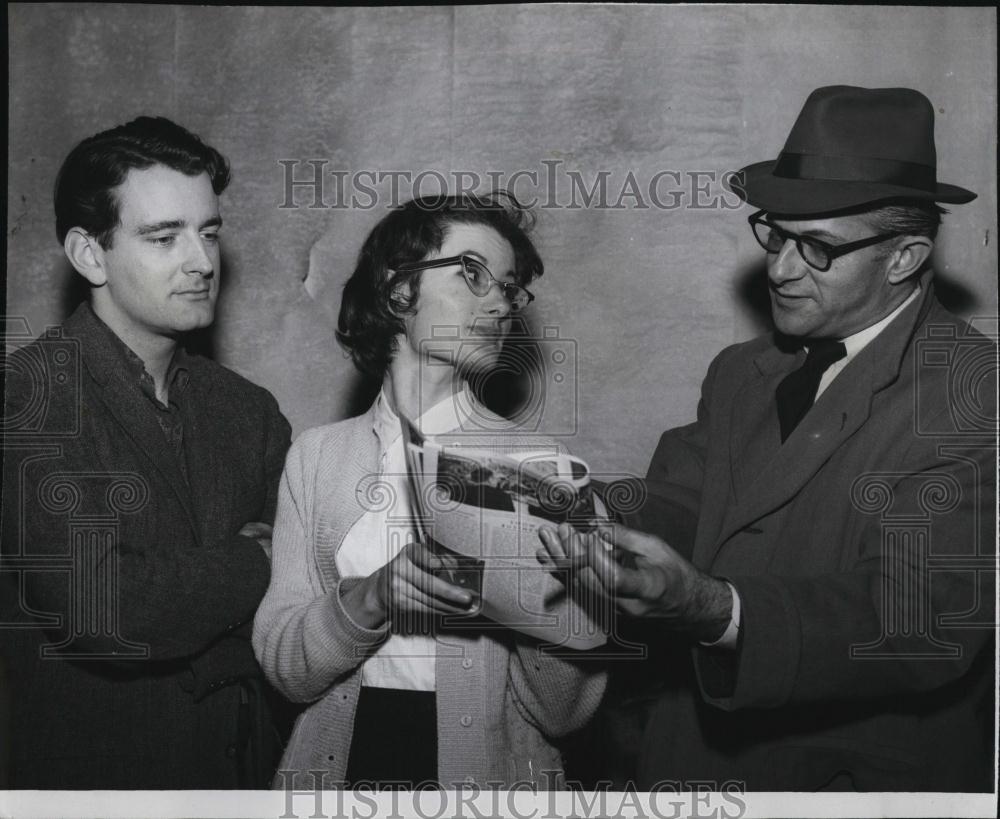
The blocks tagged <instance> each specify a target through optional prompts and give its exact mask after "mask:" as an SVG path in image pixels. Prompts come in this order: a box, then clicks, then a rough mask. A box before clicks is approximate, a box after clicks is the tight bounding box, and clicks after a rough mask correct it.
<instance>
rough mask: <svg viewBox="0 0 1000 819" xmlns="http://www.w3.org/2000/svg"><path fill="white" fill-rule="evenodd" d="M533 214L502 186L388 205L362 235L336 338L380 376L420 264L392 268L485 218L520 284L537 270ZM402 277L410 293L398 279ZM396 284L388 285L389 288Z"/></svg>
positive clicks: (410, 302)
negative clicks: (503, 243) (506, 248)
mask: <svg viewBox="0 0 1000 819" xmlns="http://www.w3.org/2000/svg"><path fill="white" fill-rule="evenodd" d="M534 223H535V219H534V214H533V213H532V212H531V211H530V210H528V209H527V208H526V207H524V206H523V205H522V204H521V203H520V202H518V201H517V199H516V198H515V197H514V196H513V195H512V194H510V193H508V192H507V191H503V190H498V191H493V192H492V193H489V194H487V195H485V196H476V195H473V194H463V195H461V196H437V197H423V198H420V199H413V200H411V201H410V202H406V203H405V204H403V205H401V206H400V207H398V208H395V209H393V210H392V211H391V212H390V213H389V214H388V216H386V217H385V218H383V219H382V221H380V222H379V223H378V224H377V225H376V226H375V228H374V230H372V232H371V233H370V234H368V238H367V239H365V243H364V245H363V246H362V247H361V253H360V254H359V255H358V263H357V266H356V267H355V268H354V273H353V274H351V278H350V279H348V281H347V284H345V285H344V296H343V301H342V302H341V305H340V317H339V319H338V321H337V340H338V341H339V342H340V343H341V345H343V347H344V349H345V350H347V352H348V353H349V354H350V356H351V359H352V360H353V361H354V364H355V366H357V368H358V369H359V370H361V371H362V372H363V373H366V374H367V375H370V376H373V377H375V378H378V379H381V378H382V377H384V375H385V371H386V369H387V368H388V367H389V363H390V362H391V361H392V358H393V356H394V355H395V354H396V337H397V336H399V335H402V334H404V333H405V332H406V325H405V318H406V317H407V316H409V315H412V314H413V313H414V312H415V310H416V304H417V299H418V298H419V296H420V274H421V272H422V271H415V272H405V273H396V272H394V271H395V268H396V267H397V266H399V265H401V264H406V263H408V262H419V261H423V260H424V259H426V258H427V257H428V256H429V255H430V254H431V253H434V252H435V251H438V250H440V249H441V245H442V244H443V243H444V240H445V235H446V233H447V231H448V228H449V227H450V226H451V225H456V224H469V225H485V226H487V227H491V228H493V229H494V230H495V231H496V232H497V233H499V234H500V235H501V236H502V237H503V238H504V239H506V240H507V241H508V242H510V246H511V248H512V249H513V251H514V279H515V281H516V282H517V283H518V284H520V285H522V286H524V285H526V284H528V282H530V281H532V280H534V279H537V278H538V277H539V276H541V275H542V273H543V272H544V269H545V268H544V266H543V264H542V259H541V257H540V256H539V255H538V251H537V250H535V246H534V245H533V244H532V242H531V239H529V238H528V233H529V232H530V231H531V229H532V228H533V227H534ZM407 280H409V283H410V288H411V289H410V296H409V297H406V298H404V297H401V296H400V295H399V292H398V287H399V285H400V284H401V283H402V282H404V281H407ZM394 291H395V292H394Z"/></svg>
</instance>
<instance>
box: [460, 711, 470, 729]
mask: <svg viewBox="0 0 1000 819" xmlns="http://www.w3.org/2000/svg"><path fill="white" fill-rule="evenodd" d="M459 722H460V723H462V727H464V728H468V727H469V726H470V725H472V717H470V716H469V715H468V714H466V715H465V716H464V717H462V718H461V719H460V720H459Z"/></svg>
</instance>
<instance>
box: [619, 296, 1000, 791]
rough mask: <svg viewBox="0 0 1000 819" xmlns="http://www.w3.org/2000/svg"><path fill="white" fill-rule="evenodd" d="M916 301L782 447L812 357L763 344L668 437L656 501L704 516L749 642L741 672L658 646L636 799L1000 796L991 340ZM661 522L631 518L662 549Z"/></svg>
mask: <svg viewBox="0 0 1000 819" xmlns="http://www.w3.org/2000/svg"><path fill="white" fill-rule="evenodd" d="M924 289H925V292H924V293H923V294H922V296H921V297H920V298H918V299H917V300H915V301H914V303H912V304H910V305H909V306H908V307H907V308H905V309H904V311H903V312H902V313H901V314H900V315H899V316H898V317H897V318H896V319H895V320H894V321H893V322H892V323H890V324H889V325H888V327H887V328H886V329H885V330H884V331H883V332H882V333H881V334H880V335H879V336H878V337H877V338H876V339H875V340H874V341H872V342H871V343H870V344H869V345H868V346H867V347H865V348H864V349H863V350H862V351H861V352H860V353H859V354H858V355H857V357H856V358H854V359H853V360H852V361H851V362H850V363H849V364H848V365H847V366H846V367H845V369H844V370H843V371H842V372H841V373H840V374H839V375H838V377H837V378H836V379H835V380H834V381H833V382H832V384H831V385H830V386H829V388H828V389H827V390H826V391H825V392H824V393H823V394H822V395H821V396H820V397H819V399H817V401H816V404H815V405H814V406H813V408H812V409H811V410H810V412H809V413H808V414H807V415H806V417H805V419H804V420H803V421H802V423H801V424H800V426H799V427H798V428H797V429H796V430H795V431H794V432H793V433H792V435H791V436H790V437H789V438H788V440H787V441H786V442H785V443H784V444H783V445H782V444H781V439H780V433H779V425H778V418H777V411H776V407H775V404H774V393H775V387H776V386H777V384H778V383H779V382H780V381H781V379H782V378H783V377H784V376H785V375H786V374H787V373H789V372H790V371H792V370H794V369H795V368H797V367H798V366H800V365H801V363H802V360H803V358H804V352H802V351H801V350H799V351H797V352H796V351H794V350H789V349H784V348H783V347H782V346H779V344H778V343H777V340H776V339H775V338H774V337H770V336H769V337H763V338H759V339H756V340H754V341H750V342H747V343H745V344H740V345H736V346H733V347H730V348H728V349H726V350H724V351H723V352H722V353H721V354H720V355H719V356H718V357H717V358H716V359H715V361H714V362H713V363H712V365H711V367H710V368H709V371H708V374H707V377H706V378H705V381H704V386H703V392H702V400H701V403H700V405H699V409H698V420H697V421H696V422H695V423H693V424H691V425H689V426H686V427H682V428H679V429H673V430H670V431H668V432H666V433H664V435H663V437H662V438H661V440H660V444H659V446H658V448H657V450H656V453H655V455H654V456H653V459H652V463H651V465H650V468H649V473H648V481H649V488H650V491H651V493H652V496H654V497H658V498H660V499H661V501H662V499H664V498H666V499H668V503H667V504H666V505H665V507H664V508H669V506H670V504H673V506H674V507H675V509H684V508H686V509H687V510H688V511H689V512H691V513H692V514H693V515H696V516H697V530H696V535H695V539H694V543H693V555H692V558H693V561H694V563H695V564H696V565H697V566H699V567H700V568H702V569H704V570H706V571H709V572H711V573H712V574H714V575H717V576H722V577H726V578H727V579H729V580H730V581H731V582H732V583H733V585H734V586H735V587H736V589H737V590H738V592H739V595H740V598H741V601H742V629H741V633H740V639H739V646H738V650H737V652H736V653H735V655H727V654H725V653H720V652H716V651H713V650H710V649H703V648H695V649H693V650H692V651H691V652H690V655H691V656H693V660H694V662H693V663H692V662H691V661H690V659H687V657H688V655H687V654H686V653H684V652H682V653H680V654H678V653H677V652H676V649H677V646H676V645H669V644H667V645H666V650H667V653H668V654H669V653H670V652H674V653H673V654H672V655H671V657H672V659H671V662H676V660H677V659H678V657H680V659H681V660H682V661H681V662H680V663H678V664H676V665H673V666H671V667H670V668H669V669H665V670H664V672H663V681H662V690H661V691H660V694H659V698H658V702H657V704H656V706H655V708H654V709H653V713H652V716H651V719H650V721H649V723H648V725H647V729H646V732H645V739H644V743H643V747H642V751H641V753H640V761H639V778H640V784H641V785H643V786H645V787H647V788H648V787H653V786H654V784H655V783H656V782H658V781H662V780H664V779H666V780H672V781H676V780H681V781H685V780H687V781H693V780H704V781H710V782H715V783H716V784H717V786H718V787H722V786H723V784H724V783H725V782H726V781H730V780H732V781H738V782H741V783H744V785H745V787H746V788H748V789H751V790H765V791H768V790H807V791H808V790H816V789H822V788H833V789H857V790H875V791H878V790H928V791H955V790H989V789H990V788H991V787H992V759H993V742H994V737H993V731H992V724H993V723H992V716H991V715H992V713H993V710H992V709H993V706H992V679H993V650H992V648H991V643H992V639H993V637H992V635H993V626H992V624H993V623H994V622H995V614H994V611H993V599H994V582H995V579H994V569H993V559H994V554H995V537H996V534H995V532H996V530H995V525H996V506H995V497H996V488H995V479H994V476H995V472H994V470H995V465H996V437H995V435H996V406H995V403H994V402H995V390H996V381H995V379H996V345H995V344H994V343H992V342H990V341H989V340H987V339H986V338H984V337H983V336H981V335H979V334H978V333H976V332H975V331H974V330H972V329H970V327H969V326H968V325H967V324H965V323H964V322H962V321H961V320H959V319H958V318H956V317H955V316H953V315H951V314H950V313H948V312H947V311H946V310H945V309H944V308H943V307H942V306H941V305H940V304H939V302H938V301H937V299H936V298H935V296H934V293H933V289H932V287H931V286H930V284H929V283H927V282H925V286H924ZM655 507H656V504H655V503H652V504H650V505H649V510H650V511H649V513H648V514H647V515H646V519H645V521H643V520H642V515H640V519H639V520H638V521H637V522H638V524H639V525H640V526H644V527H645V528H646V529H647V530H649V531H654V532H657V533H659V534H662V535H664V537H665V538H666V539H667V540H668V541H669V540H670V536H671V532H670V531H669V530H667V529H665V527H662V526H658V524H657V518H658V517H659V520H660V522H662V521H663V520H664V519H665V518H664V516H663V515H662V514H661V515H659V516H658V515H657V514H656V512H655ZM674 517H675V518H677V519H679V518H682V517H683V515H676V514H675V515H674ZM633 522H636V521H633Z"/></svg>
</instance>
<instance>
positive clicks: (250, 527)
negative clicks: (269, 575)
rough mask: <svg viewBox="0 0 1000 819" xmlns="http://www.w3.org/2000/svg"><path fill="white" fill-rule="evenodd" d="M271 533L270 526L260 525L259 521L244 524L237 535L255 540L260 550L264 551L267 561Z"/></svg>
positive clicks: (271, 528) (269, 557)
mask: <svg viewBox="0 0 1000 819" xmlns="http://www.w3.org/2000/svg"><path fill="white" fill-rule="evenodd" d="M272 531H273V527H272V526H271V525H270V524H267V523H261V522H260V521H259V520H252V521H250V522H249V523H244V524H243V528H242V529H240V531H239V532H237V534H240V535H243V536H244V537H251V538H253V539H254V540H256V541H257V542H258V543H259V544H260V548H262V549H263V550H264V554H266V555H267V559H268V560H270V559H271V532H272Z"/></svg>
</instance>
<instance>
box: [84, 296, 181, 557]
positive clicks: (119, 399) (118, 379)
mask: <svg viewBox="0 0 1000 819" xmlns="http://www.w3.org/2000/svg"><path fill="white" fill-rule="evenodd" d="M98 321H99V319H98V318H97V317H96V316H94V314H93V312H92V311H91V309H90V307H89V305H87V304H84V305H81V307H80V308H79V309H77V311H76V312H75V313H74V314H73V315H72V316H71V317H70V318H69V319H68V320H67V321H66V324H65V328H66V331H67V335H70V336H74V337H76V338H78V339H79V340H80V344H81V355H82V357H83V362H84V366H85V367H86V369H87V372H88V373H89V374H90V376H91V378H92V379H93V381H94V382H95V384H96V385H97V387H98V389H97V394H98V396H99V397H100V399H101V401H102V403H103V404H104V407H105V408H106V410H107V412H108V415H109V416H110V417H111V418H114V419H115V421H117V423H118V425H119V426H120V427H121V430H122V432H123V433H124V434H125V435H126V436H127V437H128V438H130V439H131V440H132V442H133V443H134V444H135V447H136V448H137V449H138V450H139V452H141V453H142V455H143V456H144V457H145V458H146V459H147V460H148V461H149V462H150V464H151V465H152V466H153V467H154V468H155V469H156V470H157V471H158V472H159V473H160V475H161V476H162V477H163V479H164V480H165V481H166V482H167V484H168V485H169V486H170V488H171V489H172V490H173V492H174V494H175V495H176V496H177V501H178V502H179V503H180V505H181V507H182V508H183V509H184V512H185V514H186V516H187V518H188V523H189V524H190V526H191V529H192V531H193V532H194V533H195V537H196V538H198V542H200V537H199V535H198V527H197V526H196V525H195V518H194V510H193V509H192V508H191V500H190V491H189V489H188V486H187V484H186V482H185V480H184V476H183V474H182V473H181V471H180V467H179V465H178V463H177V457H176V455H175V454H174V452H173V450H172V449H171V447H170V444H169V442H168V441H167V440H166V437H165V436H164V434H163V430H162V428H161V427H160V425H159V423H158V422H157V420H156V418H155V416H154V415H153V413H152V412H150V411H149V410H148V408H147V407H146V406H145V404H146V402H148V400H149V399H148V398H147V397H146V396H145V395H144V394H143V392H142V389H141V388H140V387H139V385H138V384H137V383H135V381H134V380H133V379H132V378H131V377H130V374H129V371H128V370H127V369H126V368H125V367H123V366H122V363H123V362H122V356H121V352H120V351H119V350H117V349H116V348H115V346H114V343H113V341H112V340H111V339H109V338H108V337H107V333H110V332H111V330H110V329H108V328H106V327H103V326H101V325H100V324H98Z"/></svg>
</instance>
